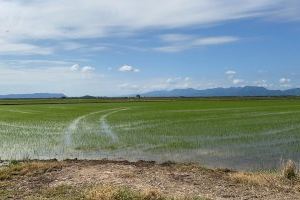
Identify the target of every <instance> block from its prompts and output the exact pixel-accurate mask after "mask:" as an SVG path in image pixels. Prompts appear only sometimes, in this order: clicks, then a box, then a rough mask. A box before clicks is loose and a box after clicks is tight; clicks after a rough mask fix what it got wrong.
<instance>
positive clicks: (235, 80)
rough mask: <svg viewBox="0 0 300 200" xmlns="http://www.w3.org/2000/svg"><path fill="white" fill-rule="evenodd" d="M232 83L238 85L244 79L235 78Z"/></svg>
mask: <svg viewBox="0 0 300 200" xmlns="http://www.w3.org/2000/svg"><path fill="white" fill-rule="evenodd" d="M232 83H233V84H235V85H237V84H241V83H244V80H242V79H233V80H232Z"/></svg>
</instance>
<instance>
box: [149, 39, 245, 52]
mask: <svg viewBox="0 0 300 200" xmlns="http://www.w3.org/2000/svg"><path fill="white" fill-rule="evenodd" d="M163 40H164V41H167V42H169V44H167V45H166V46H161V47H157V48H154V50H156V51H161V52H180V51H184V50H188V49H191V48H196V47H203V46H211V45H221V44H227V43H233V42H237V41H238V40H240V38H238V37H233V36H215V37H202V38H196V37H195V36H190V35H171V36H170V35H167V38H164V37H163Z"/></svg>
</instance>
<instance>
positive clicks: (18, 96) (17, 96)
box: [0, 93, 66, 99]
mask: <svg viewBox="0 0 300 200" xmlns="http://www.w3.org/2000/svg"><path fill="white" fill-rule="evenodd" d="M63 97H66V95H64V94H62V93H33V94H7V95H0V99H49V98H63Z"/></svg>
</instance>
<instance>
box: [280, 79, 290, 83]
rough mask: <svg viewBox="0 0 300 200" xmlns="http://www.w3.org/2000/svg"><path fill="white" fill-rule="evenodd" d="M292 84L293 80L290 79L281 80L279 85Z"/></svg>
mask: <svg viewBox="0 0 300 200" xmlns="http://www.w3.org/2000/svg"><path fill="white" fill-rule="evenodd" d="M290 82H291V79H289V78H281V79H279V83H280V84H288V83H290Z"/></svg>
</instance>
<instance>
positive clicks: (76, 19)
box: [0, 0, 300, 96]
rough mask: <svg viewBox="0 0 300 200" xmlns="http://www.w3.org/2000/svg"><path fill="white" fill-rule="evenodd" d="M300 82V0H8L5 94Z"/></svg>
mask: <svg viewBox="0 0 300 200" xmlns="http://www.w3.org/2000/svg"><path fill="white" fill-rule="evenodd" d="M246 85H251V86H263V87H267V88H270V89H282V90H284V89H288V88H296V87H300V1H299V0H164V1H161V0H122V1H120V0H118V1H117V0H89V1H83V0H0V94H11V93H37V92H55V93H64V94H66V95H68V96H82V95H87V94H89V95H97V96H119V95H126V94H136V93H143V92H147V91H153V90H171V89H175V88H196V89H205V88H214V87H241V86H246Z"/></svg>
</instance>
